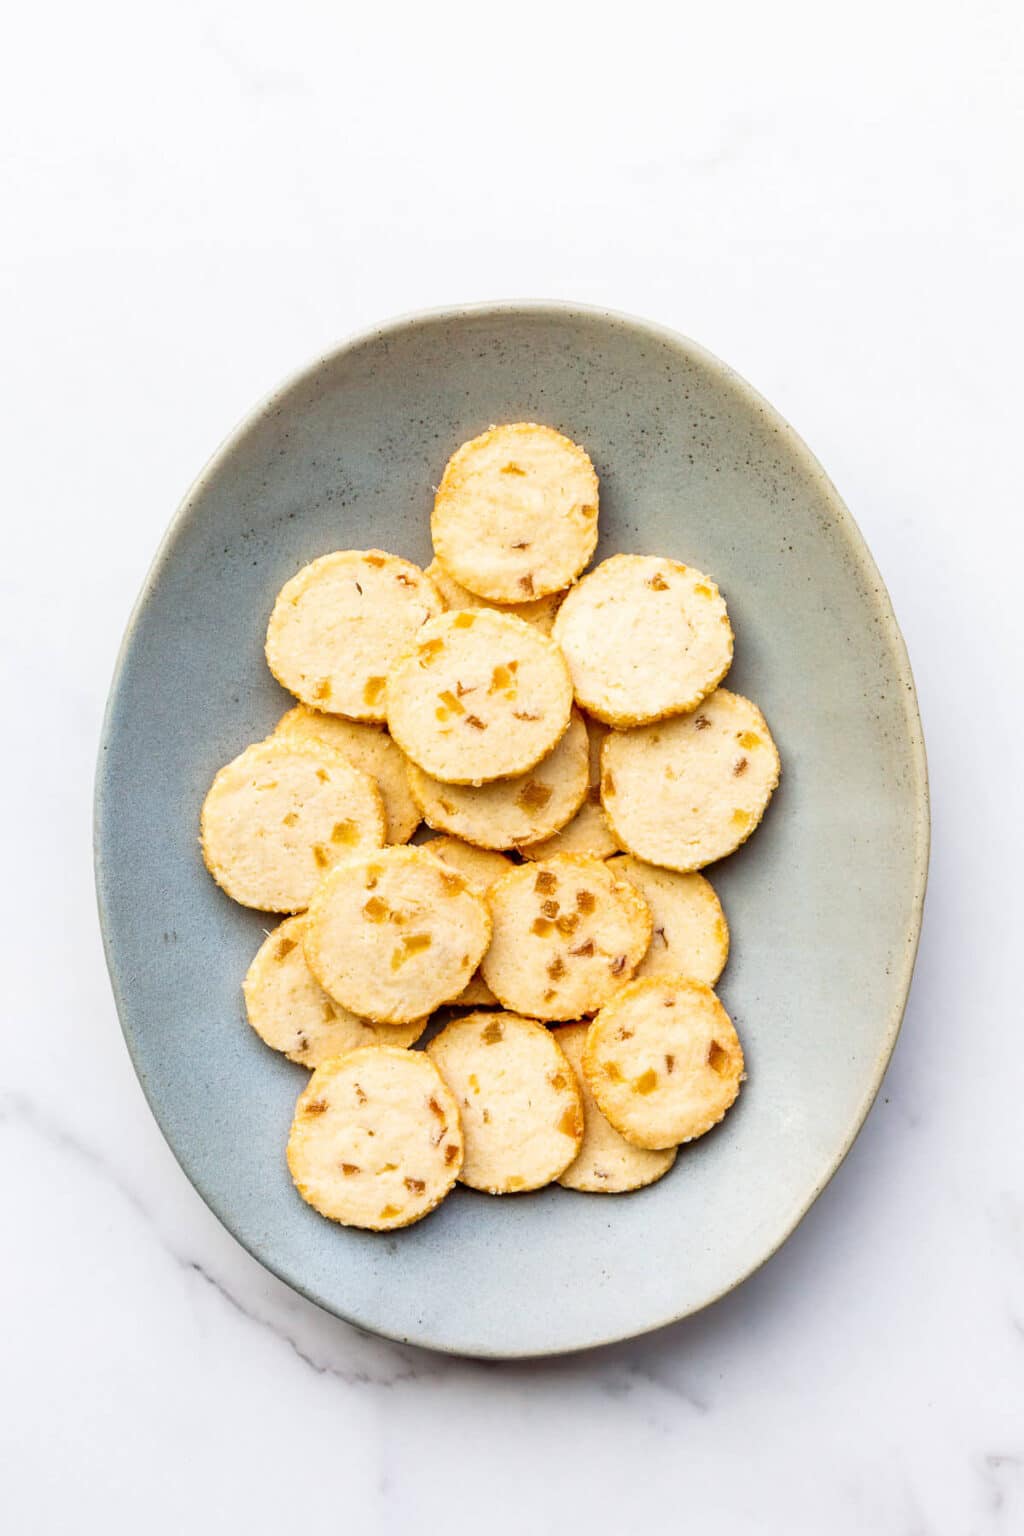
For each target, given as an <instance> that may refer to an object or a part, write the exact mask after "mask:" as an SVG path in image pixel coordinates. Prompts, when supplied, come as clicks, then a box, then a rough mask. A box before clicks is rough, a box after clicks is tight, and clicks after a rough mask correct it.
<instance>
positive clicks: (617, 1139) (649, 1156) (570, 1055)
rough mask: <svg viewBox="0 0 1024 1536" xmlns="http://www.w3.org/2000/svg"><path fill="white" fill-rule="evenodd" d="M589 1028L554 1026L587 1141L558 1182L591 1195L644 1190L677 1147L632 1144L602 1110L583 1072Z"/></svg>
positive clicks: (663, 1169) (665, 1169) (666, 1167)
mask: <svg viewBox="0 0 1024 1536" xmlns="http://www.w3.org/2000/svg"><path fill="white" fill-rule="evenodd" d="M587 1027H588V1026H587V1025H586V1024H560V1025H559V1026H558V1028H557V1029H554V1030H552V1034H553V1035H554V1037H555V1039H556V1040H557V1041H558V1043H559V1045H560V1046H561V1047H562V1050H563V1051H564V1052H565V1055H566V1059H567V1060H568V1062H569V1065H570V1066H571V1067H572V1069H573V1071H574V1072H575V1074H576V1080H577V1082H578V1083H579V1088H580V1098H581V1100H582V1102H583V1144H582V1145H581V1147H580V1150H579V1152H578V1153H577V1154H576V1158H575V1161H574V1162H571V1163H570V1164H569V1166H568V1168H567V1169H566V1170H565V1172H564V1173H563V1174H562V1175H561V1177H560V1178H559V1180H558V1182H559V1184H561V1185H562V1187H563V1188H564V1189H580V1190H584V1191H586V1192H587V1193H588V1194H598V1195H621V1194H625V1193H626V1191H627V1190H631V1189H643V1187H644V1185H645V1184H653V1183H655V1181H656V1180H658V1179H660V1178H661V1176H662V1175H663V1174H665V1173H668V1171H669V1169H670V1168H671V1167H672V1164H673V1163H674V1162H675V1160H676V1149H675V1147H669V1148H668V1149H667V1150H665V1151H662V1152H650V1151H647V1150H646V1149H644V1148H641V1147H634V1146H633V1145H632V1143H631V1142H628V1141H627V1140H626V1138H625V1137H624V1136H620V1135H619V1133H618V1131H617V1130H616V1129H615V1127H614V1126H613V1125H612V1124H611V1123H610V1122H609V1121H608V1120H606V1119H605V1117H604V1115H602V1113H601V1111H600V1110H599V1109H598V1107H597V1100H596V1099H595V1098H594V1095H593V1094H592V1093H591V1091H590V1084H589V1083H588V1082H587V1080H586V1078H585V1077H584V1075H583V1046H584V1042H585V1041H586V1038H587Z"/></svg>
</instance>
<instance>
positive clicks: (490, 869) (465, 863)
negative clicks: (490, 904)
mask: <svg viewBox="0 0 1024 1536" xmlns="http://www.w3.org/2000/svg"><path fill="white" fill-rule="evenodd" d="M420 847H421V848H425V849H426V850H427V852H428V853H432V854H433V855H434V858H435V859H440V860H441V863H442V864H447V866H448V868H449V869H457V870H458V872H459V874H460V875H465V877H466V879H467V881H468V882H469V884H470V885H471V886H472V887H473V889H474V890H476V891H479V892H480V894H481V896H486V895H487V892H488V891H489V890H490V888H491V886H492V885H493V884H494V882H495V880H500V879H501V877H502V875H507V874H508V872H509V870H510V869H515V865H514V864H513V862H512V860H511V859H507V858H506V857H505V855H504V854H503V853H495V852H494V851H493V850H492V849H490V848H478V847H476V846H475V845H474V844H473V843H464V842H463V841H462V839H461V838H459V837H432V838H431V839H430V841H429V843H421V844H420Z"/></svg>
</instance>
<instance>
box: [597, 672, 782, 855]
mask: <svg viewBox="0 0 1024 1536" xmlns="http://www.w3.org/2000/svg"><path fill="white" fill-rule="evenodd" d="M601 768H602V775H601V800H602V803H603V805H604V808H605V811H606V812H607V814H608V822H609V825H610V826H611V829H612V832H613V834H614V836H615V837H617V838H618V840H619V842H620V843H621V844H622V846H623V848H625V849H628V851H629V852H630V853H635V854H636V856H637V858H639V859H645V860H646V861H647V863H648V864H662V865H664V866H665V868H666V869H678V870H682V871H683V872H684V873H685V872H686V871H688V870H692V869H703V867H704V865H705V864H711V863H712V862H713V861H714V860H715V859H724V858H725V856H726V854H729V853H732V852H733V850H734V849H736V848H738V847H739V846H740V844H741V843H744V842H746V840H747V838H748V837H749V836H750V834H751V833H752V832H753V831H754V828H755V827H756V826H757V824H758V822H759V821H760V820H761V817H762V816H763V815H764V811H765V807H766V805H767V804H768V801H769V800H770V799H771V796H772V792H773V791H774V789H775V786H776V785H777V784H778V782H779V754H778V752H777V751H776V748H775V743H774V742H773V741H772V738H771V735H770V733H769V730H768V726H767V724H766V722H765V718H764V716H763V715H762V713H761V711H760V710H759V709H758V707H757V705H756V704H751V702H750V700H749V699H744V698H741V697H740V695H739V694H737V693H728V692H727V691H726V690H725V689H724V688H719V689H718V690H717V691H716V692H715V693H713V694H712V695H711V697H710V698H709V699H705V700H704V702H703V704H701V705H700V707H699V708H698V709H696V710H695V711H694V712H693V713H692V714H690V715H676V716H674V717H673V718H672V719H671V720H659V721H658V722H657V723H656V724H654V725H645V726H642V727H641V728H640V729H639V730H635V731H613V732H612V733H611V735H610V736H609V737H608V739H607V741H606V742H605V744H604V748H603V750H602V753H601Z"/></svg>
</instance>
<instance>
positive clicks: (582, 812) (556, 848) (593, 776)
mask: <svg viewBox="0 0 1024 1536" xmlns="http://www.w3.org/2000/svg"><path fill="white" fill-rule="evenodd" d="M586 726H587V741H588V743H589V746H590V787H589V789H588V790H587V798H586V799H585V800H584V802H583V804H582V805H581V806H580V808H579V810H578V811H577V812H576V815H575V816H574V817H573V818H572V820H571V821H569V822H566V824H565V826H564V827H562V828H561V829H560V830H559V831H558V832H555V833H554V834H553V835H552V836H551V837H545V838H543V839H542V840H541V841H540V842H537V843H530V844H528V845H527V844H524V845H523V846H522V847H521V848H520V849H519V852H520V853H521V854H522V856H523V858H524V859H548V858H550V857H551V855H552V854H553V853H589V854H592V855H593V856H594V858H595V859H607V858H609V857H610V856H611V855H612V854H613V853H618V852H619V845H618V843H617V842H616V841H615V839H614V838H613V837H612V833H611V828H610V827H609V825H608V818H607V816H606V815H605V813H604V807H603V806H602V804H601V747H602V744H603V742H604V738H605V737H606V736H607V734H608V727H607V726H606V725H602V724H601V722H600V720H589V719H588V720H587V721H586Z"/></svg>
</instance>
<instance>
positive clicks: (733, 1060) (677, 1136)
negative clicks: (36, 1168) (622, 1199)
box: [583, 976, 744, 1148]
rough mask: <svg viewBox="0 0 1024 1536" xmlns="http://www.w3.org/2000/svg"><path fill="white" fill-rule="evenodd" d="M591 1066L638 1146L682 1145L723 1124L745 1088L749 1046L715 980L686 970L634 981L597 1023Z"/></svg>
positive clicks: (616, 1121)
mask: <svg viewBox="0 0 1024 1536" xmlns="http://www.w3.org/2000/svg"><path fill="white" fill-rule="evenodd" d="M583 1072H584V1076H585V1077H586V1079H587V1082H588V1084H589V1085H590V1091H591V1092H592V1093H593V1095H594V1097H595V1099H596V1100H597V1103H598V1107H599V1108H600V1110H601V1112H602V1114H603V1115H604V1116H605V1117H606V1119H608V1120H610V1121H611V1123H612V1125H613V1126H614V1127H615V1129H616V1130H617V1131H618V1132H620V1134H621V1135H623V1136H625V1138H626V1140H627V1141H630V1142H632V1143H633V1145H634V1146H635V1147H649V1148H663V1147H675V1146H678V1145H679V1143H680V1142H684V1141H693V1140H694V1138H695V1137H697V1136H703V1135H704V1132H705V1131H710V1129H711V1127H712V1126H713V1125H717V1124H718V1122H719V1120H721V1118H722V1116H723V1115H724V1114H725V1112H726V1110H727V1109H728V1108H729V1106H730V1104H732V1103H733V1101H734V1099H735V1098H736V1095H737V1094H738V1093H739V1091H740V1083H741V1082H742V1080H743V1076H744V1073H743V1050H742V1048H741V1046H740V1042H739V1039H738V1037H737V1034H736V1031H735V1029H734V1028H733V1025H732V1020H731V1019H730V1018H729V1015H728V1014H727V1013H726V1011H725V1009H724V1008H723V1007H722V1005H721V1003H720V1002H719V1001H718V998H717V997H716V996H715V994H714V992H712V990H711V988H710V987H706V986H705V985H704V983H703V982H700V981H690V980H688V979H687V978H686V977H683V976H648V977H646V978H645V979H644V980H643V981H631V982H630V983H629V985H628V986H626V987H622V988H621V989H620V990H619V991H618V992H617V993H616V994H615V996H614V997H613V998H612V1000H611V1002H610V1003H606V1004H605V1006H604V1007H603V1008H602V1009H601V1011H600V1013H599V1014H598V1015H597V1017H596V1018H595V1019H594V1020H593V1022H592V1023H591V1026H590V1028H589V1030H588V1031H587V1039H586V1043H585V1045H584V1048H583Z"/></svg>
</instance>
